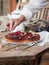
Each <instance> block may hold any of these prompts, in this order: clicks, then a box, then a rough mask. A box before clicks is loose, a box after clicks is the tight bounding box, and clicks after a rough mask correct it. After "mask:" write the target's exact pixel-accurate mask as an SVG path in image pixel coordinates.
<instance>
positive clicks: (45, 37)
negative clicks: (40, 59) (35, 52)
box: [37, 31, 49, 46]
mask: <svg viewBox="0 0 49 65" xmlns="http://www.w3.org/2000/svg"><path fill="white" fill-rule="evenodd" d="M38 34H39V35H40V37H41V39H40V41H39V42H38V43H37V45H38V46H44V45H45V44H46V42H49V32H47V31H42V32H39V33H38Z"/></svg>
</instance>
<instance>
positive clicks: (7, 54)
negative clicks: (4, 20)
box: [0, 32, 49, 65]
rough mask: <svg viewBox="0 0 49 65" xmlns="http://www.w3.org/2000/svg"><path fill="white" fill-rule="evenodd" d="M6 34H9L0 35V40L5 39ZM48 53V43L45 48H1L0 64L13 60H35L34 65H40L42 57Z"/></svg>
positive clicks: (35, 46)
mask: <svg viewBox="0 0 49 65" xmlns="http://www.w3.org/2000/svg"><path fill="white" fill-rule="evenodd" d="M5 34H7V32H4V33H0V39H1V38H2V37H4V35H5ZM47 51H49V43H48V42H47V43H46V44H45V45H44V46H37V45H34V46H32V47H27V48H26V47H24V46H18V47H17V46H16V47H13V48H10V49H7V48H6V49H2V48H0V62H3V61H4V62H6V61H11V60H13V61H15V60H16V61H18V60H19V61H20V60H35V62H34V65H38V64H39V63H40V60H41V57H42V55H43V54H44V53H46V52H47ZM39 59H40V60H39Z"/></svg>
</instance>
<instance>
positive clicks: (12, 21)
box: [10, 20, 14, 31]
mask: <svg viewBox="0 0 49 65" xmlns="http://www.w3.org/2000/svg"><path fill="white" fill-rule="evenodd" d="M13 25H14V20H10V31H11V30H12V29H13Z"/></svg>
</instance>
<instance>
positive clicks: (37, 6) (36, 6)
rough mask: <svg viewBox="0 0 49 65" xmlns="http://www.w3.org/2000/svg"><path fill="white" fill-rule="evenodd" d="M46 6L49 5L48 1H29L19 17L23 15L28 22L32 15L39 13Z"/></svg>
mask: <svg viewBox="0 0 49 65" xmlns="http://www.w3.org/2000/svg"><path fill="white" fill-rule="evenodd" d="M47 4H49V0H31V1H30V3H28V4H27V5H26V6H24V7H23V9H22V12H21V15H24V16H25V18H26V20H30V19H31V18H32V16H33V14H34V13H36V12H39V11H40V10H41V9H42V8H43V7H44V6H46V5H47Z"/></svg>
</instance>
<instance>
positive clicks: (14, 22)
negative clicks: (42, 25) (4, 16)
mask: <svg viewBox="0 0 49 65" xmlns="http://www.w3.org/2000/svg"><path fill="white" fill-rule="evenodd" d="M25 20H26V19H25V17H24V16H23V15H21V16H20V18H17V19H11V20H9V21H8V22H7V24H6V25H5V28H6V30H10V31H11V30H13V29H15V27H16V26H18V25H19V24H20V23H22V22H23V21H25Z"/></svg>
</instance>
